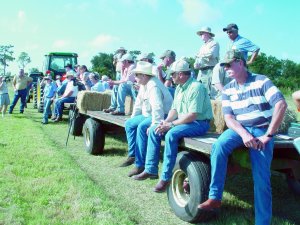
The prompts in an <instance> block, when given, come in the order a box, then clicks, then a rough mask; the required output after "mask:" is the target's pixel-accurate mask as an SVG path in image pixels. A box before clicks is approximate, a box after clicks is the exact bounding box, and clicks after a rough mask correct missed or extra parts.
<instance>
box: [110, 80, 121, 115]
mask: <svg viewBox="0 0 300 225" xmlns="http://www.w3.org/2000/svg"><path fill="white" fill-rule="evenodd" d="M118 89H119V85H114V86H113V88H112V93H111V99H110V106H109V108H110V109H114V110H115V109H116V108H117V95H118Z"/></svg>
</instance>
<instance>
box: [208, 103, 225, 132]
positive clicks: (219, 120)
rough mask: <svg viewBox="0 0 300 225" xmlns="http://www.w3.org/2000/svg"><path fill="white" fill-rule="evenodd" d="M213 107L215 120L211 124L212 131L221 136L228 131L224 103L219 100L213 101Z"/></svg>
mask: <svg viewBox="0 0 300 225" xmlns="http://www.w3.org/2000/svg"><path fill="white" fill-rule="evenodd" d="M211 106H212V111H213V120H212V121H211V122H210V126H211V128H210V130H211V131H213V132H216V133H218V134H221V133H223V131H224V130H226V129H227V126H226V123H225V120H224V115H223V112H222V102H221V101H219V100H211Z"/></svg>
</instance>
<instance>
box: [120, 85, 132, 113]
mask: <svg viewBox="0 0 300 225" xmlns="http://www.w3.org/2000/svg"><path fill="white" fill-rule="evenodd" d="M127 95H130V96H131V97H132V98H133V101H135V99H136V93H135V90H134V89H133V88H132V84H127V83H122V84H120V85H119V88H118V94H117V110H118V111H119V112H125V99H126V96H127Z"/></svg>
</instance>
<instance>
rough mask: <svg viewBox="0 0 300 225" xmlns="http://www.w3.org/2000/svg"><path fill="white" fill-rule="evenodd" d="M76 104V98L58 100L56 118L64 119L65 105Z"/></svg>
mask: <svg viewBox="0 0 300 225" xmlns="http://www.w3.org/2000/svg"><path fill="white" fill-rule="evenodd" d="M73 102H75V97H66V98H61V99H57V100H56V102H55V116H56V117H60V118H61V117H62V114H63V109H64V103H73Z"/></svg>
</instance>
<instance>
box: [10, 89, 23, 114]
mask: <svg viewBox="0 0 300 225" xmlns="http://www.w3.org/2000/svg"><path fill="white" fill-rule="evenodd" d="M26 96H27V89H26V88H25V89H23V90H18V91H15V95H14V100H13V101H12V103H11V105H10V107H9V112H10V113H12V111H13V110H14V108H15V106H16V104H17V102H18V100H19V98H21V105H20V112H24V108H25V105H26Z"/></svg>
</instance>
